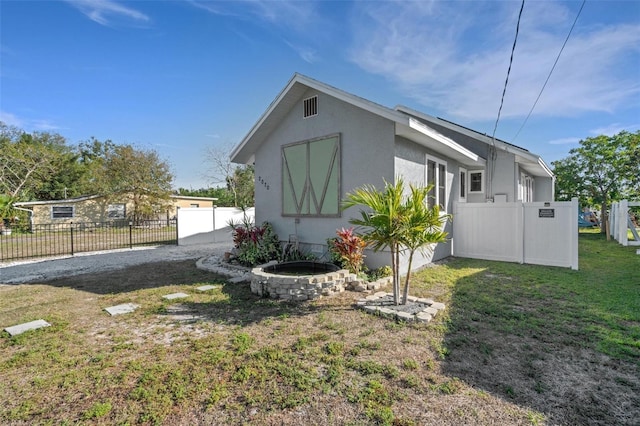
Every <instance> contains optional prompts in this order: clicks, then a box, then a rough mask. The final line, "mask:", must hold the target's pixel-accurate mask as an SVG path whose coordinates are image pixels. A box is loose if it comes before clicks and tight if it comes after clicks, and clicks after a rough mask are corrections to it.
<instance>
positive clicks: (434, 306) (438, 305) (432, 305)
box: [431, 302, 444, 311]
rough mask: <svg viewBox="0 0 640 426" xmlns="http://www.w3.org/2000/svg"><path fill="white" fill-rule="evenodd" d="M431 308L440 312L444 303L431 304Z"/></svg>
mask: <svg viewBox="0 0 640 426" xmlns="http://www.w3.org/2000/svg"><path fill="white" fill-rule="evenodd" d="M431 307H432V308H434V309H437V310H439V311H441V310H443V309H444V303H440V302H434V303H432V304H431Z"/></svg>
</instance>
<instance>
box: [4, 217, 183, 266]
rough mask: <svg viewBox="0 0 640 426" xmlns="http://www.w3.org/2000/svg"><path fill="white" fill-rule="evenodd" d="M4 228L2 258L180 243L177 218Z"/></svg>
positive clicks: (45, 255)
mask: <svg viewBox="0 0 640 426" xmlns="http://www.w3.org/2000/svg"><path fill="white" fill-rule="evenodd" d="M7 234H8V232H6V230H3V232H2V235H0V262H5V261H8V260H17V259H27V258H34V257H48V256H60V255H73V254H75V253H81V252H90V251H102V250H114V249H121V248H133V246H149V245H163V244H166V245H171V244H176V245H177V244H178V226H177V222H176V220H175V219H170V220H144V221H139V222H135V223H133V222H130V221H112V222H81V223H61V224H40V225H33V226H32V229H31V231H30V232H19V231H12V232H11V233H10V234H9V235H7Z"/></svg>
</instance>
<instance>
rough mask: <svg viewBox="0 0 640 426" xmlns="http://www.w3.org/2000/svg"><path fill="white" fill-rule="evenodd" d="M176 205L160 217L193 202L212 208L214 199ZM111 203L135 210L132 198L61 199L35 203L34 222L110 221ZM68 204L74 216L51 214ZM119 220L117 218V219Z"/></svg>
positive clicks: (181, 202)
mask: <svg viewBox="0 0 640 426" xmlns="http://www.w3.org/2000/svg"><path fill="white" fill-rule="evenodd" d="M172 200H173V202H174V205H173V206H171V207H170V208H169V209H167V213H166V214H165V213H162V214H160V215H159V217H158V219H166V218H167V217H174V216H175V215H176V207H181V208H182V207H184V208H189V207H191V204H193V203H197V204H199V205H200V207H204V208H207V207H208V208H211V207H212V206H213V201H211V200H196V199H186V198H184V199H181V198H173V199H172ZM109 204H125V214H126V215H129V213H130V212H133V203H132V202H131V201H130V200H128V199H127V200H122V201H120V200H115V201H111V202H107V201H105V199H104V198H91V199H88V200H83V201H70V200H60V201H59V202H56V203H47V204H40V205H33V206H32V210H33V223H34V224H58V223H70V222H73V223H80V222H109V221H113V220H114V219H113V218H109V217H108V215H107V207H108V206H109ZM54 206H56V207H58V206H66V207H73V208H74V212H73V218H60V219H58V218H56V219H53V218H52V215H51V211H52V207H54ZM116 220H117V219H116Z"/></svg>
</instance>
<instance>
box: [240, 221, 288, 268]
mask: <svg viewBox="0 0 640 426" xmlns="http://www.w3.org/2000/svg"><path fill="white" fill-rule="evenodd" d="M232 226H233V243H234V245H235V248H236V259H237V260H238V262H240V263H241V264H242V265H245V266H256V265H261V264H263V263H267V262H269V261H270V260H273V259H280V257H281V253H282V249H281V247H280V240H279V239H278V236H277V235H276V234H275V233H274V232H273V228H272V227H271V224H269V223H268V222H264V223H263V224H262V225H261V226H254V225H251V224H249V223H243V224H240V225H238V224H234V225H232Z"/></svg>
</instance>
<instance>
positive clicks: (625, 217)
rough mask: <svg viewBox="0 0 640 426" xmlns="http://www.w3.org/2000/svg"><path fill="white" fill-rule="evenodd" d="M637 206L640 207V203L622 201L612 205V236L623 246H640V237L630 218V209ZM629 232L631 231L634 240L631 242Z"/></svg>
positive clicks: (610, 217) (610, 218) (610, 216)
mask: <svg viewBox="0 0 640 426" xmlns="http://www.w3.org/2000/svg"><path fill="white" fill-rule="evenodd" d="M637 206H640V201H627V200H622V201H620V202H617V203H611V214H610V215H609V220H610V229H611V236H612V237H613V239H614V240H616V241H617V242H619V243H620V244H622V245H623V246H640V236H639V235H638V231H637V229H636V227H635V224H634V223H633V221H632V220H631V217H630V216H629V207H637ZM627 230H630V231H631V235H633V240H629V235H628V233H627Z"/></svg>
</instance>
